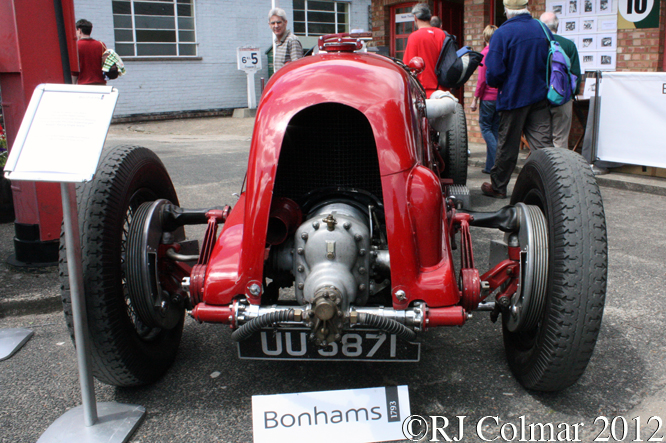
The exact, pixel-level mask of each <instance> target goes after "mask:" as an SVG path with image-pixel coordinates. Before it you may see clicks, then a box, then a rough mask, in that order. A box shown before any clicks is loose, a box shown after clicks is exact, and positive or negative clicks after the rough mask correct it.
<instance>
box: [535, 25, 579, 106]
mask: <svg viewBox="0 0 666 443" xmlns="http://www.w3.org/2000/svg"><path fill="white" fill-rule="evenodd" d="M539 24H540V25H541V27H542V28H543V32H544V34H546V38H547V39H548V41H549V42H550V50H549V51H548V63H547V65H548V69H547V70H546V83H547V84H548V95H547V98H548V101H549V102H550V103H551V104H552V105H554V106H560V105H563V104H565V103H566V102H568V101H569V100H571V99H572V98H573V94H574V91H575V90H576V76H575V75H574V74H572V73H571V61H570V60H569V57H568V56H567V55H566V54H565V53H564V50H563V49H562V47H561V46H560V44H559V43H558V42H556V41H555V40H553V39H551V38H550V33H549V32H548V31H547V30H546V25H544V24H543V23H542V22H541V21H539Z"/></svg>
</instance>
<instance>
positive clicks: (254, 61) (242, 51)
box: [237, 0, 654, 71]
mask: <svg viewBox="0 0 666 443" xmlns="http://www.w3.org/2000/svg"><path fill="white" fill-rule="evenodd" d="M651 1H654V0H651ZM237 51H238V52H237V53H238V56H237V57H238V60H237V61H238V69H239V70H241V71H250V70H251V71H257V70H259V69H261V52H259V48H248V47H241V48H238V50H237Z"/></svg>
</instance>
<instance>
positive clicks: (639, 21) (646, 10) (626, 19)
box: [617, 0, 660, 29]
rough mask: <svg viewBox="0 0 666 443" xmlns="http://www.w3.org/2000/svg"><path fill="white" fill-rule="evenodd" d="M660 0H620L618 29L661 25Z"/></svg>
mask: <svg viewBox="0 0 666 443" xmlns="http://www.w3.org/2000/svg"><path fill="white" fill-rule="evenodd" d="M659 3H660V2H659V1H655V0H619V4H618V15H619V16H618V26H617V27H618V29H635V28H638V29H645V28H658V27H659Z"/></svg>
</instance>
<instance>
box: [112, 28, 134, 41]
mask: <svg viewBox="0 0 666 443" xmlns="http://www.w3.org/2000/svg"><path fill="white" fill-rule="evenodd" d="M114 34H115V37H116V42H133V41H134V36H133V35H132V31H128V30H125V29H116V31H115V33H114Z"/></svg>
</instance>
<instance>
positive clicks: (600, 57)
mask: <svg viewBox="0 0 666 443" xmlns="http://www.w3.org/2000/svg"><path fill="white" fill-rule="evenodd" d="M619 1H620V0H549V1H547V3H546V11H550V12H554V13H555V14H556V15H557V17H558V18H559V20H560V24H559V28H558V30H557V33H558V34H559V35H561V36H562V37H565V38H568V39H569V40H571V41H572V42H574V43H575V44H576V47H577V48H578V56H579V58H580V69H581V72H585V71H597V70H600V71H615V67H616V57H617V29H618V3H619Z"/></svg>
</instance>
